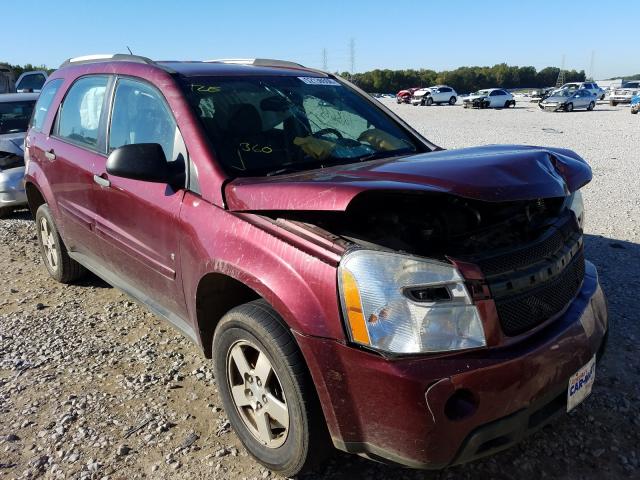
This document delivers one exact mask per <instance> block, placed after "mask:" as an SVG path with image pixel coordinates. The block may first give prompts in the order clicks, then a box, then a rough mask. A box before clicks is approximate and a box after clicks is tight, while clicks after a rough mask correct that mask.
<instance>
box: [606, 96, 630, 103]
mask: <svg viewBox="0 0 640 480" xmlns="http://www.w3.org/2000/svg"><path fill="white" fill-rule="evenodd" d="M609 101H610V102H617V103H631V97H630V96H629V97H627V96H622V95H612V96H610V97H609Z"/></svg>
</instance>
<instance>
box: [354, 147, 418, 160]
mask: <svg viewBox="0 0 640 480" xmlns="http://www.w3.org/2000/svg"><path fill="white" fill-rule="evenodd" d="M410 153H416V152H415V151H414V150H411V149H410V148H400V149H398V150H386V151H385V150H383V151H380V152H373V153H370V154H368V155H363V156H362V157H359V158H358V162H366V161H368V160H378V159H380V158H387V157H397V156H400V155H403V154H410Z"/></svg>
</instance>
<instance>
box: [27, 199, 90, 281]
mask: <svg viewBox="0 0 640 480" xmlns="http://www.w3.org/2000/svg"><path fill="white" fill-rule="evenodd" d="M36 231H37V233H38V246H39V247H40V256H41V257H42V262H43V263H44V265H45V267H47V271H48V272H49V275H51V276H52V277H53V278H54V279H55V280H57V281H58V282H60V283H71V282H73V281H74V280H77V279H79V278H80V277H82V276H83V275H84V274H85V273H86V270H85V269H84V267H83V266H82V265H80V264H79V263H78V262H76V261H75V260H73V259H72V258H71V257H69V253H68V252H67V247H66V246H65V244H64V242H63V241H62V237H60V234H59V233H58V228H57V227H56V223H55V222H54V220H53V216H52V215H51V211H50V210H49V206H48V205H47V204H46V203H45V204H43V205H40V207H38V210H37V211H36Z"/></svg>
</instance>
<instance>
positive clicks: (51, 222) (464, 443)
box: [26, 55, 607, 475]
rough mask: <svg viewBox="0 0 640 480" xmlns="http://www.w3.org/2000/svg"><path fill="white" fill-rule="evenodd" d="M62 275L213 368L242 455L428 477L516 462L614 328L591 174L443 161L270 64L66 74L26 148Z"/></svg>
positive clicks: (458, 155) (274, 464)
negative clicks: (118, 297) (152, 321)
mask: <svg viewBox="0 0 640 480" xmlns="http://www.w3.org/2000/svg"><path fill="white" fill-rule="evenodd" d="M26 147H27V164H28V166H27V173H26V190H27V194H28V199H29V205H30V208H31V210H32V212H33V213H34V215H35V218H36V222H37V231H38V240H39V244H40V249H41V252H42V257H43V262H44V264H45V265H46V267H47V269H48V270H49V272H50V274H51V276H52V277H54V278H55V279H56V280H58V281H61V282H72V281H74V280H76V279H77V278H78V277H80V276H81V275H82V274H83V273H84V272H85V269H86V270H90V271H92V272H93V273H95V274H96V275H98V276H100V277H102V278H103V279H105V280H106V281H107V282H109V283H111V284H112V285H115V286H117V287H119V288H121V289H122V290H124V291H125V292H127V293H128V294H130V295H131V296H132V297H134V298H135V299H137V300H139V301H141V302H142V303H144V304H145V305H147V306H148V307H149V308H150V309H151V310H153V311H154V312H156V313H157V314H158V315H161V316H162V317H164V318H166V319H167V320H168V321H169V322H171V323H172V324H174V325H175V326H176V327H177V328H178V329H180V330H181V331H182V332H184V334H186V335H187V336H188V337H189V338H191V339H192V340H193V341H194V342H195V343H196V344H197V345H198V346H200V347H201V348H202V350H203V352H204V355H206V356H207V357H210V358H213V359H214V365H215V373H216V378H217V382H218V387H219V391H220V394H221V397H222V401H223V403H224V407H225V410H226V412H227V415H228V417H229V420H230V422H231V424H232V425H233V427H234V429H235V431H236V433H237V435H238V436H239V437H240V439H241V440H242V442H243V443H244V445H245V446H246V448H247V450H248V451H249V452H250V453H251V454H252V455H253V456H254V457H255V458H256V459H257V460H258V461H260V462H261V463H262V464H264V465H266V466H267V467H269V468H271V469H273V470H275V471H277V472H280V473H282V474H284V475H294V474H295V473H297V472H300V471H302V470H305V469H308V468H310V467H311V466H312V465H313V464H314V463H316V462H317V461H319V460H321V459H322V457H323V456H325V455H326V454H327V452H328V451H330V449H329V448H327V447H328V445H330V444H333V445H334V446H335V447H337V448H338V449H341V450H344V451H347V452H352V453H358V454H361V455H365V456H368V457H370V458H374V459H376V460H383V461H388V462H395V463H398V464H402V465H408V466H411V467H419V468H442V467H445V466H448V465H454V464H459V463H462V462H467V461H469V460H474V459H476V458H479V457H481V456H484V455H488V454H491V453H494V452H496V451H498V450H501V449H504V448H507V447H509V446H511V445H513V444H514V443H515V442H517V441H519V440H520V439H521V438H523V437H524V436H525V435H526V434H527V433H529V432H531V431H533V430H535V429H537V428H538V427H540V426H542V425H543V424H545V423H546V422H547V421H549V420H550V419H551V418H552V417H553V416H554V415H555V414H558V413H561V412H564V411H568V410H570V409H572V408H573V407H575V406H576V405H577V404H578V403H579V402H581V401H582V400H583V399H584V398H585V397H586V396H587V395H588V394H589V393H590V391H591V387H592V385H593V381H594V378H595V363H596V361H597V359H598V358H599V354H600V353H601V352H602V349H603V346H604V339H605V336H606V332H607V310H606V304H605V298H604V295H603V293H602V290H601V289H600V286H599V284H598V276H597V273H596V269H595V268H594V266H593V265H592V264H591V263H589V262H587V261H586V260H585V258H584V250H583V234H582V224H583V217H584V214H583V207H582V198H581V194H580V192H579V189H580V188H581V187H582V186H584V185H585V184H586V183H587V182H589V181H590V179H591V170H590V168H589V166H588V165H587V164H586V163H585V161H584V160H582V159H581V158H580V157H579V156H578V155H576V154H575V153H573V152H571V151H569V150H565V149H559V148H543V147H530V146H513V145H503V146H485V147H477V148H467V149H461V150H449V151H445V150H443V149H442V148H439V147H437V146H435V145H433V144H432V143H430V142H429V141H427V140H426V139H424V138H423V137H421V136H420V135H419V134H418V133H416V132H415V131H414V130H413V129H412V128H411V127H410V126H409V125H407V124H406V123H404V122H403V121H402V120H401V119H400V118H398V117H397V116H396V115H394V114H393V113H391V112H390V111H389V110H387V109H386V108H385V107H383V106H382V105H381V104H380V103H378V102H377V101H376V100H374V99H372V98H371V97H369V96H368V95H367V94H365V93H364V92H362V91H360V90H358V89H357V88H356V87H354V86H353V85H350V84H349V83H347V82H345V81H344V80H342V79H340V78H338V77H335V76H332V75H329V74H326V73H323V72H319V71H316V70H310V69H306V68H304V67H302V66H300V65H296V64H292V63H288V62H281V61H269V60H256V61H253V62H250V61H244V62H242V61H213V62H158V63H156V62H153V61H151V60H148V59H145V58H142V57H135V56H128V55H115V56H109V57H105V58H101V57H91V58H84V59H82V58H81V59H75V60H70V61H68V62H66V63H65V64H64V65H63V66H62V67H61V68H60V69H59V70H58V71H56V72H55V73H54V74H53V75H52V76H51V77H50V78H49V80H48V81H47V83H46V85H45V86H44V88H43V90H42V94H41V96H40V98H39V100H38V103H37V106H36V110H35V113H34V116H33V118H32V121H31V127H30V130H29V132H28V136H27V139H26Z"/></svg>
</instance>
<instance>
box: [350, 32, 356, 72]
mask: <svg viewBox="0 0 640 480" xmlns="http://www.w3.org/2000/svg"><path fill="white" fill-rule="evenodd" d="M349 60H350V61H351V70H350V71H349V73H351V75H353V74H354V73H355V70H356V41H355V39H353V38H352V39H351V40H349Z"/></svg>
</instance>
